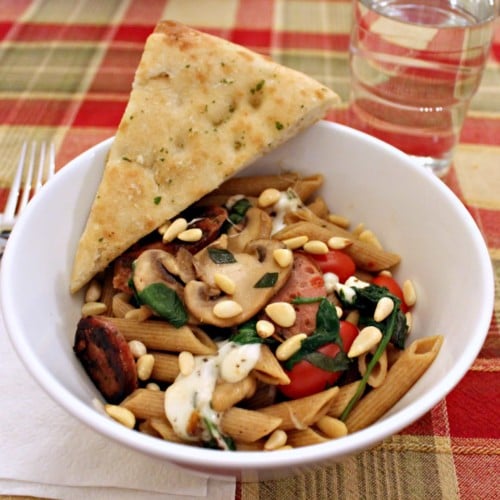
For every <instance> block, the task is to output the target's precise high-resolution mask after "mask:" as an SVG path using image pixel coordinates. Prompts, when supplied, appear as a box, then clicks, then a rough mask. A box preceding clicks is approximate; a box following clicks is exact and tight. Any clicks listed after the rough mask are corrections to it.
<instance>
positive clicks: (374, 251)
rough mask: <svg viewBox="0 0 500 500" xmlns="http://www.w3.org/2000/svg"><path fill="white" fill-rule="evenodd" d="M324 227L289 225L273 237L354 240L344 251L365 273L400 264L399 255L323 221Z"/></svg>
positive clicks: (280, 238) (316, 225)
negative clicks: (338, 237)
mask: <svg viewBox="0 0 500 500" xmlns="http://www.w3.org/2000/svg"><path fill="white" fill-rule="evenodd" d="M292 215H293V214H292ZM322 224H323V225H321V226H320V225H319V224H316V223H315V222H312V221H300V222H295V223H292V224H289V225H287V226H285V227H284V228H283V229H281V230H280V231H278V232H277V233H275V234H274V235H273V238H275V239H278V240H286V239H288V238H293V237H295V236H302V235H305V236H308V237H309V239H310V240H320V241H324V242H327V241H328V240H329V239H330V238H331V237H332V236H341V237H343V238H349V239H351V240H352V244H351V245H349V246H347V247H346V248H345V249H344V252H345V253H347V254H348V255H350V256H351V258H352V259H353V260H354V262H355V263H356V265H357V266H358V267H359V268H361V269H362V270H364V271H381V270H383V269H389V268H391V267H394V266H395V265H396V264H398V263H399V261H400V260H401V257H400V256H399V255H398V254H395V253H391V252H387V251H385V250H380V249H379V248H377V247H376V246H374V245H372V244H370V243H367V242H365V241H361V240H359V239H357V238H354V239H353V237H352V234H351V233H349V231H346V230H345V229H342V228H341V227H338V226H335V224H329V223H328V222H326V221H323V223H322Z"/></svg>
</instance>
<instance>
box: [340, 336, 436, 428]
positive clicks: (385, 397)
mask: <svg viewBox="0 0 500 500" xmlns="http://www.w3.org/2000/svg"><path fill="white" fill-rule="evenodd" d="M443 340H444V337H443V336H441V335H435V336H432V337H424V338H421V339H417V340H415V341H414V342H412V343H411V344H410V345H409V346H408V347H407V348H406V349H405V350H404V351H403V353H402V354H401V356H400V358H399V359H398V360H397V361H396V362H395V363H394V365H393V366H392V367H391V369H390V370H389V371H388V373H387V376H386V378H385V382H384V383H383V384H382V385H381V386H380V387H377V388H376V389H373V390H371V391H370V392H369V393H368V394H367V395H366V396H364V397H363V398H362V399H361V400H360V401H359V403H358V404H357V405H356V406H354V408H353V410H352V411H351V413H350V414H349V415H348V417H347V418H346V420H345V424H346V425H347V428H348V429H349V432H350V433H352V432H356V431H358V430H360V429H363V428H365V427H367V426H368V425H370V424H372V423H373V422H375V421H376V420H377V419H379V418H380V417H381V416H382V415H383V414H384V413H386V412H387V411H388V410H389V409H390V408H392V407H393V406H394V405H395V404H396V403H397V402H398V401H399V400H400V399H401V398H402V397H403V396H404V395H405V394H406V393H407V392H408V391H409V390H410V388H411V386H412V385H413V384H414V383H415V382H416V381H417V380H418V379H419V378H420V377H421V376H422V375H423V374H424V372H425V371H426V370H427V368H428V367H429V366H430V364H431V363H432V362H433V361H434V359H435V358H436V356H437V354H438V352H439V350H440V348H441V345H442V344H443Z"/></svg>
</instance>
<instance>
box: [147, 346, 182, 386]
mask: <svg viewBox="0 0 500 500" xmlns="http://www.w3.org/2000/svg"><path fill="white" fill-rule="evenodd" d="M150 354H152V355H153V358H154V364H153V371H152V372H151V378H152V379H153V380H158V381H159V382H173V381H174V380H175V378H176V377H177V375H179V357H178V356H177V355H176V354H169V353H165V352H154V351H150Z"/></svg>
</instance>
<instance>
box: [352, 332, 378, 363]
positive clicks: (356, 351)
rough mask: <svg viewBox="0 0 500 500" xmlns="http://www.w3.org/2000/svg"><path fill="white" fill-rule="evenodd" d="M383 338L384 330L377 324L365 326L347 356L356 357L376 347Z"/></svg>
mask: <svg viewBox="0 0 500 500" xmlns="http://www.w3.org/2000/svg"><path fill="white" fill-rule="evenodd" d="M381 339H382V332H381V331H380V330H379V329H378V328H377V327H376V326H371V325H370V326H365V327H364V328H363V329H362V330H361V331H360V332H359V334H358V336H357V337H356V338H355V339H354V342H353V343H352V345H351V348H350V349H349V352H348V353H347V356H348V357H349V358H356V357H358V356H359V355H360V354H364V353H365V352H368V351H369V350H370V349H372V347H375V346H376V345H377V344H378V343H379V342H380V341H381Z"/></svg>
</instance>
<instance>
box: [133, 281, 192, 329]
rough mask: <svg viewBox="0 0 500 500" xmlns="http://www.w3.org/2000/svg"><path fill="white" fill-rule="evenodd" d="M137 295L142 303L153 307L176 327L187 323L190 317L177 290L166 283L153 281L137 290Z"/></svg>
mask: <svg viewBox="0 0 500 500" xmlns="http://www.w3.org/2000/svg"><path fill="white" fill-rule="evenodd" d="M137 296H138V298H139V301H140V302H141V303H142V304H146V305H148V306H149V307H151V309H153V311H154V312H155V313H157V314H158V315H160V316H161V317H162V318H165V319H166V320H167V321H168V322H169V323H171V324H172V325H173V326H175V327H176V328H179V327H181V326H182V325H184V324H186V323H187V320H188V317H187V312H186V309H185V308H184V304H183V303H182V301H181V299H180V298H179V296H178V295H177V293H176V292H175V290H172V288H169V287H168V286H167V285H165V284H164V283H152V284H151V285H148V286H147V287H145V288H144V289H143V290H141V291H140V292H137Z"/></svg>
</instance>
